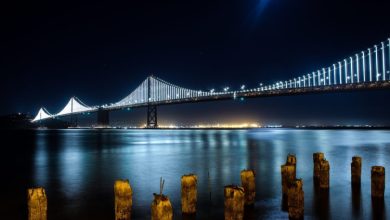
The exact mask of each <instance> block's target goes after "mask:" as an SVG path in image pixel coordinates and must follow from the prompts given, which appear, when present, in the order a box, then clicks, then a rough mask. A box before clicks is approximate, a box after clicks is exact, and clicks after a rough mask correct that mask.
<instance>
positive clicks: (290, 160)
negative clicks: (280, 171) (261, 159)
mask: <svg viewBox="0 0 390 220" xmlns="http://www.w3.org/2000/svg"><path fill="white" fill-rule="evenodd" d="M286 164H287V165H294V166H295V167H296V165H297V157H296V156H295V154H288V155H287V160H286Z"/></svg>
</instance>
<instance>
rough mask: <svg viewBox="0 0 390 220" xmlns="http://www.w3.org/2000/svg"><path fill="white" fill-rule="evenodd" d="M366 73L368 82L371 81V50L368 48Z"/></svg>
mask: <svg viewBox="0 0 390 220" xmlns="http://www.w3.org/2000/svg"><path fill="white" fill-rule="evenodd" d="M368 71H369V74H370V82H371V81H372V58H371V49H370V48H368Z"/></svg>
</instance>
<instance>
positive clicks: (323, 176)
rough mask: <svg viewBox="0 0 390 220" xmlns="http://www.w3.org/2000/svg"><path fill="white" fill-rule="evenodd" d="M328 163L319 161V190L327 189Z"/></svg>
mask: <svg viewBox="0 0 390 220" xmlns="http://www.w3.org/2000/svg"><path fill="white" fill-rule="evenodd" d="M329 170H330V166H329V162H328V161H327V160H325V159H323V160H321V161H320V178H319V183H320V188H321V189H329Z"/></svg>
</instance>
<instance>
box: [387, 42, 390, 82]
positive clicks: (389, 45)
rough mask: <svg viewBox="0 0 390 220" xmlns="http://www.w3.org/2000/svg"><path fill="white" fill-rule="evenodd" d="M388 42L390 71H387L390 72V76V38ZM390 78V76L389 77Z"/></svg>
mask: <svg viewBox="0 0 390 220" xmlns="http://www.w3.org/2000/svg"><path fill="white" fill-rule="evenodd" d="M388 41H389V44H388V45H387V46H388V47H389V53H388V56H389V57H388V59H389V69H388V70H387V71H388V72H389V74H390V38H389V39H388ZM389 77H390V76H389Z"/></svg>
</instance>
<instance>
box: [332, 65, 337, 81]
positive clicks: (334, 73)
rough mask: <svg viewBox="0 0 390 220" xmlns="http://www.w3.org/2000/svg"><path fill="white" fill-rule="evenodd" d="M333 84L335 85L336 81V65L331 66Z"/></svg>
mask: <svg viewBox="0 0 390 220" xmlns="http://www.w3.org/2000/svg"><path fill="white" fill-rule="evenodd" d="M333 84H334V85H336V84H337V80H336V64H333Z"/></svg>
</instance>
